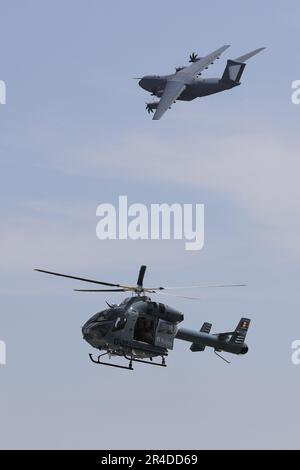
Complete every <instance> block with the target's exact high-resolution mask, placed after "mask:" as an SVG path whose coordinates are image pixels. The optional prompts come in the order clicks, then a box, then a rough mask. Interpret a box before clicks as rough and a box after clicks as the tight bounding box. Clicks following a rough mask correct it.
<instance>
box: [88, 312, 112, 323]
mask: <svg viewBox="0 0 300 470" xmlns="http://www.w3.org/2000/svg"><path fill="white" fill-rule="evenodd" d="M107 312H108V310H103V311H102V312H98V313H95V315H93V316H92V317H91V318H90V322H95V321H99V322H100V321H103V320H107Z"/></svg>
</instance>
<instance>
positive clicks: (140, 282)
mask: <svg viewBox="0 0 300 470" xmlns="http://www.w3.org/2000/svg"><path fill="white" fill-rule="evenodd" d="M146 269H147V266H145V265H142V266H141V267H140V272H139V277H138V280H137V286H139V287H143V281H144V276H145V272H146Z"/></svg>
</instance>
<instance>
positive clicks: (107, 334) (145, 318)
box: [35, 266, 250, 370]
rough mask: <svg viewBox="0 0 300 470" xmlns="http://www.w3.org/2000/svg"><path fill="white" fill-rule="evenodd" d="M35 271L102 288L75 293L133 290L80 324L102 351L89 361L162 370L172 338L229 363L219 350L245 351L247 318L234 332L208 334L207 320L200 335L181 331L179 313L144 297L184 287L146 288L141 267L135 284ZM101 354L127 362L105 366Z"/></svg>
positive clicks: (92, 342) (199, 332)
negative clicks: (208, 352)
mask: <svg viewBox="0 0 300 470" xmlns="http://www.w3.org/2000/svg"><path fill="white" fill-rule="evenodd" d="M35 271H39V272H42V273H46V274H52V275H54V276H60V277H67V278H70V279H76V280H79V281H84V282H89V283H93V284H100V285H102V286H103V285H104V286H106V288H105V289H75V290H76V291H79V292H131V293H132V294H133V296H132V297H129V298H126V299H124V300H123V302H121V303H120V304H119V305H117V304H109V303H107V306H108V308H106V309H105V310H102V311H101V312H99V313H96V314H95V315H93V316H92V317H91V318H90V319H89V320H88V321H87V322H86V323H85V324H84V325H83V327H82V334H83V338H84V339H85V340H86V341H87V342H88V343H89V344H90V345H91V346H92V347H94V348H96V349H98V350H100V351H101V350H102V351H104V352H103V353H102V354H100V355H99V356H98V357H97V359H94V358H93V356H92V354H89V356H90V359H91V361H92V362H95V363H96V364H99V365H106V366H111V367H118V368H121V369H130V370H132V369H133V367H132V363H133V362H142V363H143V364H151V365H157V366H163V367H166V361H165V357H166V356H167V355H168V350H172V349H173V343H174V340H175V339H180V340H183V341H188V342H190V343H192V344H191V347H190V350H191V351H192V352H199V351H204V350H205V348H206V346H208V347H210V348H213V349H214V351H215V353H216V354H217V355H218V356H219V357H221V358H222V359H223V360H224V361H226V362H229V361H228V360H227V359H225V358H224V357H222V356H220V354H219V352H220V351H226V352H228V353H232V354H246V353H247V352H248V346H247V345H246V344H245V338H246V334H247V331H248V328H249V325H250V319H249V318H241V319H240V321H239V323H238V325H237V327H236V328H235V330H234V331H230V332H225V333H216V334H210V330H211V326H212V325H211V323H206V322H205V323H203V325H202V327H201V329H200V331H193V330H189V329H186V328H179V327H178V325H179V323H181V322H182V321H183V320H184V316H183V314H182V313H181V312H179V311H178V310H175V309H174V308H172V307H169V306H168V305H165V304H162V303H159V302H153V301H152V300H151V299H150V297H148V296H147V295H145V294H149V293H153V294H155V293H156V292H159V293H162V292H161V291H165V290H168V289H182V287H181V288H178V287H144V286H143V280H144V275H145V271H146V266H141V268H140V271H139V275H138V280H137V284H136V285H123V284H115V283H111V282H103V281H96V280H92V279H86V278H81V277H75V276H69V275H66V274H60V273H54V272H52V271H45V270H42V269H36V270H35ZM242 285H243V284H230V285H217V286H193V288H194V287H240V286H242ZM107 287H109V289H107ZM167 295H172V294H167ZM179 297H180V296H179ZM184 298H195V297H184ZM102 356H108V357H109V359H111V357H112V356H119V357H123V358H125V359H126V360H128V366H124V365H119V364H115V363H109V362H103V360H102V359H101V358H102ZM157 357H160V358H161V362H157V361H156V362H154V361H153V358H157Z"/></svg>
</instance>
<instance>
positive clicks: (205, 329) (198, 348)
mask: <svg viewBox="0 0 300 470" xmlns="http://www.w3.org/2000/svg"><path fill="white" fill-rule="evenodd" d="M211 327H212V324H211V323H207V322H204V323H203V325H202V326H201V329H200V331H201V333H207V334H209V333H210V330H211ZM204 349H205V346H202V345H201V344H196V343H192V345H191V347H190V350H191V351H193V352H197V351H204Z"/></svg>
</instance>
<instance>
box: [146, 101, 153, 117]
mask: <svg viewBox="0 0 300 470" xmlns="http://www.w3.org/2000/svg"><path fill="white" fill-rule="evenodd" d="M146 111H148V114H150V113H154V109H153V107H152V106H151V103H146Z"/></svg>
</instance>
